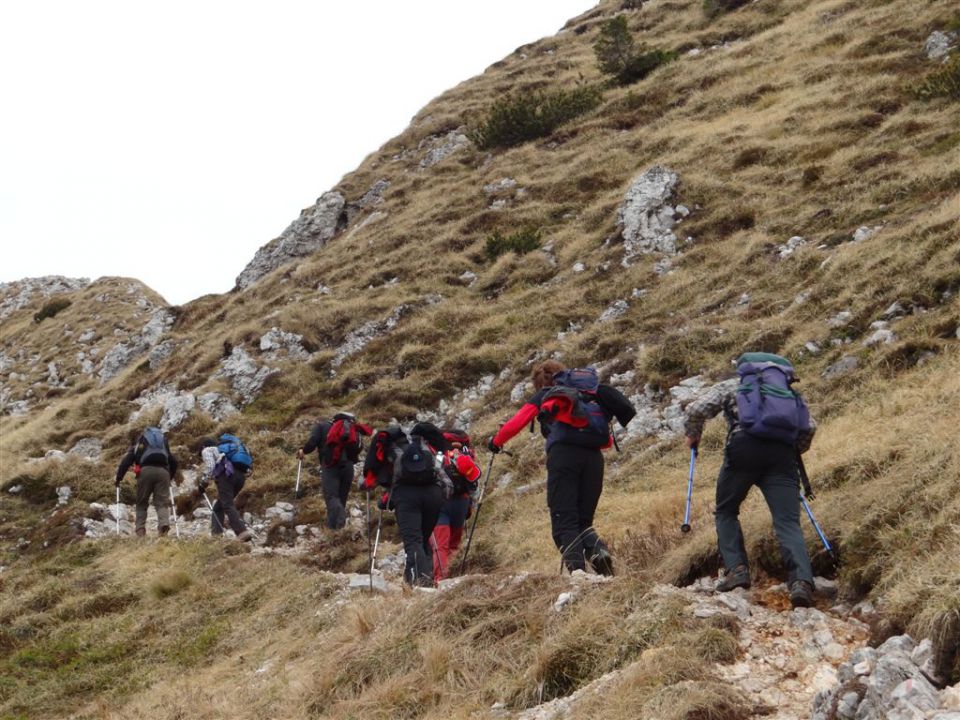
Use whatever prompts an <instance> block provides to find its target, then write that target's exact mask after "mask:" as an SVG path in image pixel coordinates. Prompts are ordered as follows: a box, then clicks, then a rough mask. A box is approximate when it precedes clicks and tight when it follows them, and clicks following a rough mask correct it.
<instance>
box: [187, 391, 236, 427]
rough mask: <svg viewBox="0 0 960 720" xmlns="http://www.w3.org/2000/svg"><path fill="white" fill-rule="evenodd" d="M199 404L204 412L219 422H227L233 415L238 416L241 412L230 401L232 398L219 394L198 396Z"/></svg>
mask: <svg viewBox="0 0 960 720" xmlns="http://www.w3.org/2000/svg"><path fill="white" fill-rule="evenodd" d="M197 404H198V405H199V406H200V409H201V410H203V412H205V413H206V414H207V415H209V416H210V417H212V418H213V419H214V420H216V421H217V422H220V421H222V420H226V419H227V418H228V417H230V416H231V415H236V414H237V413H238V412H240V411H239V410H237V407H236V405H234V404H233V403H232V402H231V401H230V398H228V397H225V396H223V395H221V394H220V393H218V392H208V393H204V394H203V395H200V396H198V397H197Z"/></svg>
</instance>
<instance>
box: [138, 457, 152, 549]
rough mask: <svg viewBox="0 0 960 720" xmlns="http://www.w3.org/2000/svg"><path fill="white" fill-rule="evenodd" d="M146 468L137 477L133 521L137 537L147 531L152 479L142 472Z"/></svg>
mask: <svg viewBox="0 0 960 720" xmlns="http://www.w3.org/2000/svg"><path fill="white" fill-rule="evenodd" d="M145 470H147V468H141V469H140V474H139V475H138V476H137V495H136V500H135V501H134V502H135V503H136V505H135V512H136V516H135V521H134V527H135V528H136V532H137V535H142V534H143V533H145V532H146V531H147V509H148V508H149V507H150V494H151V493H152V492H153V479H152V477H151V475H150V473H147V472H144V471H145Z"/></svg>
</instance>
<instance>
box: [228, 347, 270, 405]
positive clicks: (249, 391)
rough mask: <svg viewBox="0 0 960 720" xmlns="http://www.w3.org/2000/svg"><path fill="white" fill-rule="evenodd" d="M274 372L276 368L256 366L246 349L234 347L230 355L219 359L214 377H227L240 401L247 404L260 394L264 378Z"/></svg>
mask: <svg viewBox="0 0 960 720" xmlns="http://www.w3.org/2000/svg"><path fill="white" fill-rule="evenodd" d="M276 372H278V371H277V370H276V369H273V368H269V367H260V366H258V365H257V363H256V362H255V361H254V359H253V358H252V357H250V354H249V353H248V352H247V351H246V350H244V349H243V348H242V347H235V348H233V352H231V353H230V357H228V358H226V359H225V360H221V361H220V369H219V370H218V371H217V373H216V377H225V378H228V379H229V381H230V384H231V386H232V387H233V389H234V392H236V393H237V394H238V395H239V396H240V400H241V403H242V404H243V405H247V404H249V403H251V402H253V401H254V399H255V398H256V397H257V395H259V394H260V388H262V387H263V383H264V382H265V381H266V379H267V378H268V377H270V376H271V375H273V374H274V373H276Z"/></svg>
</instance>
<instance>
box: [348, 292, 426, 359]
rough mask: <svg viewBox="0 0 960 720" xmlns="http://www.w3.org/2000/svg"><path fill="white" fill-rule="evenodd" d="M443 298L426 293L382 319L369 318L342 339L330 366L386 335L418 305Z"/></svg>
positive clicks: (398, 307) (399, 306) (396, 308)
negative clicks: (424, 295) (414, 301)
mask: <svg viewBox="0 0 960 720" xmlns="http://www.w3.org/2000/svg"><path fill="white" fill-rule="evenodd" d="M442 299H443V298H441V297H440V296H439V295H427V296H426V297H424V298H423V299H422V300H421V301H419V302H417V303H403V304H402V305H398V306H397V307H395V308H394V309H393V311H392V312H391V313H390V314H389V315H388V316H387V317H386V318H384V319H382V320H370V321H368V322H365V323H364V324H363V325H361V326H360V327H358V328H357V329H356V330H352V331H351V332H350V333H349V334H348V335H347V337H346V338H345V339H344V341H343V343H342V344H341V345H340V347H338V348H337V350H336V354H335V355H334V357H333V360H332V361H331V362H330V366H331V367H332V368H338V367H340V366H341V365H342V364H343V363H344V361H345V360H346V359H347V358H348V357H350V356H351V355H356V354H357V353H358V352H360V351H361V350H363V348H365V347H366V346H367V345H368V344H369V343H370V342H372V341H373V340H375V339H377V338H378V337H382V336H383V335H386V334H387V333H389V332H390V331H392V330H393V329H394V328H395V327H397V325H399V324H400V321H401V320H402V319H403V318H405V317H406V316H407V315H409V314H410V313H412V312H413V311H414V310H416V309H417V308H418V307H421V306H423V305H435V304H437V303H438V302H440V301H441V300H442Z"/></svg>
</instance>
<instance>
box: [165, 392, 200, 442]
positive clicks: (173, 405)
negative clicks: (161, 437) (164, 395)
mask: <svg viewBox="0 0 960 720" xmlns="http://www.w3.org/2000/svg"><path fill="white" fill-rule="evenodd" d="M196 404H197V399H196V398H195V397H194V396H193V393H189V392H180V393H177V394H176V395H174V396H173V397H171V398H168V399H167V400H166V401H165V402H164V403H163V416H162V417H161V418H160V429H161V430H163V431H164V432H169V431H170V430H173V428H175V427H177V426H179V425H180V424H181V423H182V422H183V421H184V420H186V419H187V418H188V417H190V413H192V412H193V408H194V407H195V406H196Z"/></svg>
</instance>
